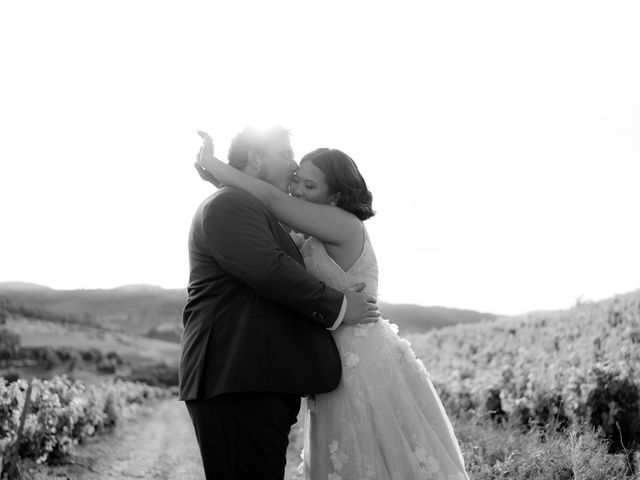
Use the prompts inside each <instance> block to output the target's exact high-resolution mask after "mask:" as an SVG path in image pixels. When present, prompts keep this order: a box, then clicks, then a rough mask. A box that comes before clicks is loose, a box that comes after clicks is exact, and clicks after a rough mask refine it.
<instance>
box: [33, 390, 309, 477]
mask: <svg viewBox="0 0 640 480" xmlns="http://www.w3.org/2000/svg"><path fill="white" fill-rule="evenodd" d="M300 434H301V431H300V427H299V425H295V426H294V427H293V428H292V435H291V437H292V438H291V439H292V442H291V445H290V448H289V452H288V454H287V459H288V463H287V469H286V475H285V479H286V480H298V479H299V478H300V476H299V474H298V473H297V471H296V467H297V465H298V463H299V458H300V457H299V446H300V445H299V444H300V440H299V435H300ZM31 473H32V474H31V475H28V476H27V478H29V479H33V480H43V479H45V478H47V479H52V478H57V479H65V480H67V479H72V480H102V479H118V480H146V479H149V480H151V479H154V480H156V479H160V480H164V479H166V480H168V479H171V480H204V471H203V470H202V462H201V460H200V452H199V450H198V444H197V442H196V438H195V434H194V432H193V426H192V425H191V420H190V419H189V414H188V413H187V409H186V408H185V406H184V403H183V402H180V401H178V400H176V399H175V398H172V399H168V400H162V401H159V402H157V403H154V404H153V405H152V407H151V408H149V409H147V410H146V411H144V412H141V413H140V414H139V415H138V416H137V417H136V418H135V419H133V420H130V421H127V422H124V423H123V424H122V425H120V427H119V428H118V429H117V430H116V431H115V432H113V433H112V434H108V435H104V436H100V437H97V438H95V439H91V440H90V441H89V442H88V443H87V444H85V445H81V446H79V447H77V448H76V449H75V452H74V454H73V455H72V456H71V458H70V459H69V461H68V462H66V463H65V464H64V465H60V466H57V467H48V468H47V469H46V471H39V472H31Z"/></svg>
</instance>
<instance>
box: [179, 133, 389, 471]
mask: <svg viewBox="0 0 640 480" xmlns="http://www.w3.org/2000/svg"><path fill="white" fill-rule="evenodd" d="M203 148H208V147H207V144H206V143H205V147H203ZM209 148H211V147H209ZM211 153H212V152H211ZM228 158H229V164H230V165H231V166H233V167H235V168H237V169H239V170H242V171H243V172H245V173H246V174H248V175H252V176H254V177H258V178H261V179H263V180H265V181H267V182H269V183H271V184H272V185H274V186H276V187H277V188H279V189H280V190H282V191H285V192H286V191H287V190H288V184H289V181H290V179H291V176H292V173H293V172H294V171H295V169H296V168H297V164H296V163H295V161H294V160H293V151H292V149H291V145H290V142H289V131H288V130H285V129H283V128H282V127H274V128H271V129H269V130H266V131H261V130H256V129H252V128H249V127H247V128H245V129H244V130H243V131H242V132H240V134H238V135H237V136H236V137H235V138H234V139H233V141H232V143H231V147H230V149H229V155H228ZM189 260H190V269H191V273H190V277H189V286H188V299H187V304H186V306H185V308H184V314H183V324H184V332H183V335H182V342H181V359H180V400H185V401H186V406H187V409H188V411H189V415H190V416H191V419H192V421H193V425H194V428H195V432H196V437H197V439H198V444H199V446H200V453H201V455H202V461H203V464H204V469H205V473H206V477H207V479H208V480H211V479H224V480H227V479H233V480H236V479H238V480H240V479H243V480H244V479H246V480H249V479H251V480H257V479H265V480H267V479H268V480H281V479H282V478H283V475H284V467H285V464H286V450H287V445H288V442H289V438H288V436H289V430H290V428H291V425H293V424H294V423H295V422H296V418H297V414H298V410H299V408H300V396H301V395H302V394H305V393H309V394H312V393H321V392H329V391H331V390H334V389H335V388H336V387H337V386H338V383H339V381H340V375H341V361H340V354H339V352H338V350H337V348H336V345H335V343H334V341H333V338H332V336H331V334H330V332H329V331H330V330H332V329H334V328H336V327H337V326H338V325H339V324H340V323H344V324H354V323H359V322H363V321H364V322H371V321H375V320H376V318H377V312H376V309H377V307H376V305H375V299H374V298H371V297H366V296H365V295H363V294H360V293H357V292H356V289H355V288H354V289H351V290H349V291H347V292H339V291H336V290H334V289H332V288H329V287H328V286H326V285H325V284H324V283H322V282H321V281H319V280H317V279H316V278H315V277H313V276H312V275H311V274H310V273H308V272H307V271H306V270H305V268H304V263H303V260H302V257H301V256H300V252H299V251H298V250H297V248H296V246H295V245H294V243H293V242H292V240H291V239H290V238H289V235H288V234H287V233H286V232H285V231H284V229H283V228H282V226H281V225H280V224H279V223H278V221H277V220H276V219H275V218H274V217H273V216H272V215H271V213H269V212H268V211H267V210H266V209H265V207H264V205H263V204H262V203H261V202H260V201H259V200H258V199H257V198H256V197H254V196H253V195H251V194H250V193H247V192H245V191H242V190H239V189H235V188H231V187H225V188H222V189H221V190H219V191H217V192H216V193H214V194H213V195H211V196H210V197H208V198H207V199H206V200H205V201H204V202H203V203H202V204H201V205H200V207H199V208H198V210H197V212H196V214H195V216H194V218H193V222H192V225H191V231H190V234H189Z"/></svg>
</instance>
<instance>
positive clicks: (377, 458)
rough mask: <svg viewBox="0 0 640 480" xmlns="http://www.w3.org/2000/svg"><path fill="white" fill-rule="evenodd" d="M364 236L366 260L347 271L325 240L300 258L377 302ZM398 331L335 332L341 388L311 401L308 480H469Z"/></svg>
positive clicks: (305, 248)
mask: <svg viewBox="0 0 640 480" xmlns="http://www.w3.org/2000/svg"><path fill="white" fill-rule="evenodd" d="M364 235H365V241H364V247H363V250H362V253H361V255H360V257H359V258H358V260H357V261H356V262H355V263H354V264H353V266H351V268H349V269H348V270H347V271H344V270H343V269H342V268H341V267H340V266H339V265H338V264H337V263H336V262H335V261H334V260H333V259H332V258H331V257H330V256H329V255H328V254H327V251H326V250H325V248H324V245H323V244H322V243H321V242H320V241H318V240H316V239H315V238H312V237H311V238H309V239H307V240H305V241H304V243H303V244H302V246H301V249H300V251H301V253H302V256H303V258H304V261H305V264H306V266H307V269H308V270H309V271H310V272H311V273H313V274H314V275H315V276H316V277H317V278H319V279H320V280H322V281H324V282H325V283H326V284H327V285H329V286H331V287H333V288H335V289H338V290H344V289H346V288H348V287H350V286H351V285H353V284H355V283H359V282H365V283H366V287H365V293H367V294H370V295H372V296H374V297H377V287H378V266H377V262H376V257H375V253H374V251H373V248H372V246H371V242H370V240H369V237H368V235H367V233H366V230H365V232H364ZM297 240H299V241H300V238H297ZM300 243H301V242H300ZM397 331H398V329H397V326H396V325H393V324H391V323H389V321H388V320H385V319H380V320H379V321H378V322H377V323H370V324H361V325H357V326H344V325H343V326H340V327H339V328H338V329H336V330H335V331H334V332H332V333H333V335H334V338H335V341H336V344H337V346H338V350H339V351H340V353H341V356H342V369H343V371H342V381H341V383H340V385H339V386H338V388H337V389H336V390H334V391H333V392H331V393H327V394H321V395H316V396H315V397H314V398H310V399H308V401H307V412H306V416H305V442H304V450H303V452H302V458H303V463H302V464H301V466H300V467H301V471H303V472H304V476H305V478H306V479H309V480H364V479H375V480H413V479H434V480H468V478H469V477H468V476H467V473H466V471H465V468H464V461H463V458H462V454H461V452H460V447H459V446H458V442H457V440H456V437H455V435H454V432H453V428H452V426H451V423H450V421H449V418H448V417H447V414H446V413H445V411H444V408H443V406H442V402H441V401H440V398H439V397H438V394H437V393H436V391H435V389H434V387H433V384H432V383H431V380H430V379H429V374H428V373H427V370H426V368H425V366H424V364H423V363H422V361H421V360H419V359H417V358H416V356H415V354H414V352H413V350H412V349H411V347H410V345H409V342H408V341H407V340H404V339H402V338H400V337H399V336H398V335H397ZM309 374H310V375H312V374H313V372H309Z"/></svg>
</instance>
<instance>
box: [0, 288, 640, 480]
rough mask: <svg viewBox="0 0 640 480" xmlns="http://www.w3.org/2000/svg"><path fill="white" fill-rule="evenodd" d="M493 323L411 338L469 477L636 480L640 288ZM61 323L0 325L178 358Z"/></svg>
mask: <svg viewBox="0 0 640 480" xmlns="http://www.w3.org/2000/svg"><path fill="white" fill-rule="evenodd" d="M389 317H390V318H391V319H392V320H393V316H392V315H389ZM488 318H490V320H485V321H476V320H472V321H471V322H469V323H465V322H461V323H458V324H457V325H454V326H448V327H444V328H437V329H433V328H429V329H427V330H428V331H426V333H406V335H405V336H406V338H408V339H409V340H410V341H411V343H412V346H413V348H414V350H415V352H416V354H417V356H418V357H419V358H420V359H421V360H422V361H423V362H424V363H425V365H426V367H427V369H428V370H429V372H430V374H431V377H432V380H433V382H434V384H435V385H436V388H437V389H438V391H439V393H440V395H441V398H442V400H443V403H444V404H445V408H446V410H447V412H448V414H449V415H450V417H451V419H452V423H453V424H454V429H455V431H456V435H457V437H458V440H459V442H460V445H461V449H462V451H463V456H464V458H465V463H466V465H467V469H468V471H469V474H470V477H471V478H472V479H473V480H490V479H513V480H525V479H527V480H547V479H559V480H564V479H566V480H569V479H579V480H591V479H593V480H596V479H598V480H614V479H621V480H622V479H633V478H640V475H639V472H640V453H638V452H639V450H638V447H639V446H640V291H636V292H632V293H629V294H626V295H620V296H617V297H615V298H612V299H607V300H604V301H600V302H585V303H581V304H578V305H576V306H575V307H574V308H572V309H569V310H565V311H558V312H533V313H530V314H527V315H523V316H519V317H513V318H495V317H488ZM54 320H55V321H42V320H35V319H29V318H24V317H20V316H17V315H14V314H11V315H6V316H5V325H4V326H3V327H0V328H4V329H6V330H8V331H13V332H17V333H19V335H20V340H21V344H22V345H23V346H24V347H26V348H30V347H41V346H42V345H43V343H46V345H47V346H48V347H51V348H63V349H64V348H70V347H74V348H78V349H94V350H99V351H102V352H107V351H113V352H116V353H117V354H118V356H121V357H122V359H124V361H125V362H127V363H129V364H132V365H136V364H153V363H157V362H163V363H167V364H172V365H175V362H176V361H177V356H178V345H177V344H176V343H175V342H165V341H161V340H157V339H152V338H148V337H146V336H141V335H136V334H131V333H124V332H122V331H116V330H108V329H102V328H97V327H96V326H88V325H86V324H82V323H74V322H65V321H60V319H54ZM409 331H410V330H409ZM418 331H420V329H418ZM400 333H401V334H402V333H403V332H402V331H401V332H400ZM49 373H50V374H51V372H49ZM76 373H77V374H79V375H83V374H82V372H78V371H76ZM1 374H2V372H1V371H0V375H1ZM84 375H86V376H87V382H88V383H93V382H97V381H98V380H100V379H104V378H109V377H108V376H107V377H104V376H100V375H96V374H95V373H94V372H85V373H84ZM80 378H82V377H80ZM301 435H302V431H301V427H300V425H299V424H298V425H296V426H294V428H293V429H292V432H291V436H290V440H291V444H290V449H289V453H288V459H289V463H288V465H287V477H286V478H287V480H298V479H299V478H300V476H299V474H298V473H297V472H296V470H295V466H296V465H297V459H298V458H299V450H300V448H301V443H302V442H301V438H302V437H301ZM140 478H151V477H144V476H142V477H140Z"/></svg>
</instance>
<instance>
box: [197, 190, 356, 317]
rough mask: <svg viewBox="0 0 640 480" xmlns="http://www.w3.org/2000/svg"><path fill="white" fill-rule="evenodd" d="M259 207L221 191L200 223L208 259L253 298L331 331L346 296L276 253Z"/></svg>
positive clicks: (256, 202)
mask: <svg viewBox="0 0 640 480" xmlns="http://www.w3.org/2000/svg"><path fill="white" fill-rule="evenodd" d="M263 208H264V207H263V206H262V204H261V203H260V201H259V200H257V199H256V198H255V197H253V196H252V195H250V194H247V193H245V192H240V191H237V190H234V189H229V190H226V191H224V192H220V194H219V195H218V196H217V197H216V198H215V199H214V200H213V201H212V202H211V203H210V204H209V208H208V210H207V211H206V212H205V215H204V220H203V222H204V223H203V228H204V231H205V234H206V237H207V246H208V248H209V251H210V253H211V255H212V256H213V258H214V259H215V260H216V261H217V262H218V263H219V265H220V266H221V267H222V268H223V269H224V270H225V271H226V272H228V273H229V274H230V275H232V276H233V277H235V278H236V279H237V280H238V281H240V282H242V283H244V284H246V285H247V286H249V287H250V288H252V289H253V290H254V291H255V292H256V293H257V294H258V295H260V296H262V297H265V298H267V299H269V300H271V301H273V302H276V303H279V304H281V305H283V306H284V307H286V308H288V309H290V310H293V311H295V312H297V313H299V314H300V315H301V316H303V317H305V318H307V319H309V320H311V321H313V322H316V323H318V324H320V325H322V326H323V327H324V328H335V327H336V326H337V325H338V324H339V323H340V321H341V320H342V317H343V316H344V314H345V311H346V297H345V295H344V294H343V293H342V292H339V291H337V290H335V289H333V288H330V287H328V286H326V285H325V284H324V283H323V282H321V281H320V280H318V279H316V278H315V277H314V276H313V275H312V274H310V273H309V272H308V271H307V270H306V269H305V268H304V267H303V266H302V265H300V264H299V263H298V262H297V261H295V260H294V259H293V258H291V257H290V256H289V255H287V254H286V253H285V252H284V251H282V249H280V247H279V246H278V244H277V243H276V240H275V237H274V233H273V232H272V231H271V229H270V227H269V222H268V220H267V217H266V215H265V213H264V210H263Z"/></svg>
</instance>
